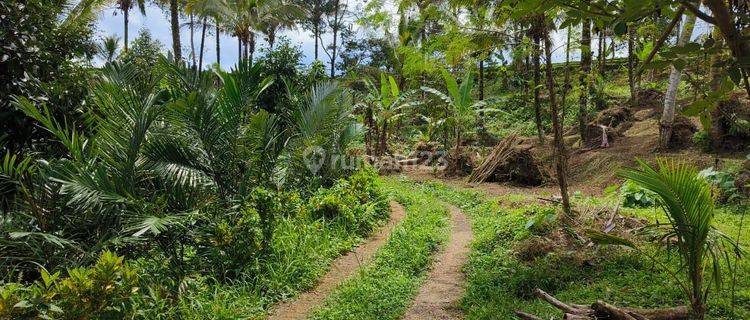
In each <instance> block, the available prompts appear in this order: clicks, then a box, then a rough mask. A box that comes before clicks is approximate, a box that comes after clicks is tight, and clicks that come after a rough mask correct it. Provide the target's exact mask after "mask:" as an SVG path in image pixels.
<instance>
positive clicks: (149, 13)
mask: <svg viewBox="0 0 750 320" xmlns="http://www.w3.org/2000/svg"><path fill="white" fill-rule="evenodd" d="M352 1H353V5H352V6H351V8H352V10H351V11H352V12H353V13H354V14H355V15H356V14H357V13H358V12H361V11H362V5H361V3H362V2H361V1H362V0H352ZM385 6H386V9H387V10H388V11H390V12H395V11H396V8H395V7H396V5H395V4H394V2H393V0H388V1H386V2H385ZM186 22H188V21H187V19H181V23H183V24H185V23H186ZM143 29H147V30H149V31H150V32H151V35H152V37H153V38H154V39H157V40H159V42H161V43H162V45H163V48H164V50H165V51H166V50H171V48H172V35H171V28H170V25H169V16H168V12H166V11H163V10H162V9H161V8H159V7H158V6H156V5H155V4H153V2H147V7H146V15H145V16H143V15H141V13H140V12H139V11H138V10H132V11H131V13H130V29H129V38H130V41H132V40H133V39H135V37H137V35H138V32H139V31H140V30H143ZM210 29H211V28H208V31H211V30H210ZM123 30H124V28H123V16H122V12H119V11H118V10H115V7H114V6H113V7H111V8H108V9H106V10H104V11H103V12H102V13H101V14H100V16H99V19H98V21H97V32H98V35H99V37H102V38H103V37H105V36H112V35H115V36H117V37H119V38H120V39H122V38H124V36H123V35H124V32H123ZM707 30H708V27H707V26H706V25H705V23H704V22H703V21H700V20H699V22H698V24H697V25H696V30H695V31H694V33H693V38H694V39H695V38H697V37H699V36H700V35H701V34H704V33H705V32H707ZM280 36H283V37H286V38H288V39H289V40H290V41H291V43H292V44H294V45H297V46H299V47H300V48H301V49H302V52H303V54H304V58H303V61H302V62H303V63H304V64H305V65H308V64H310V63H312V61H313V57H314V48H315V41H314V40H313V37H312V33H311V32H309V31H307V30H302V29H301V28H297V29H293V30H284V31H282V32H281V33H280ZM180 38H181V40H182V41H181V42H182V52H183V56H184V57H185V59H190V52H191V51H190V30H189V28H188V26H187V25H183V26H182V28H181V31H180ZM220 41H221V65H222V66H223V67H224V68H226V67H227V66H230V65H234V64H235V63H236V62H237V55H238V52H237V39H236V38H233V37H230V36H229V35H226V34H222V35H221V38H220ZM277 41H278V40H277ZM552 41H553V44H554V45H553V48H555V50H554V51H553V57H552V60H553V61H554V62H560V61H564V59H565V46H564V44H565V41H566V33H565V32H564V31H557V32H554V33H553V35H552ZM330 42H331V35H330V34H324V35H323V43H324V44H325V45H327V44H329V43H330ZM215 43H216V38H215V35H214V33H213V32H207V36H206V45H205V51H204V65H210V64H213V63H214V62H216V49H215ZM593 43H594V44H595V46H594V48H592V49H593V50H596V43H597V41H593ZM120 45H122V40H121V42H120ZM259 45H260V46H266V43H265V42H264V41H262V40H261V41H260V44H259ZM199 46H200V29H199V28H196V30H195V48H196V51H197V50H198V49H199ZM625 47H626V46H625V45H620V50H618V51H617V52H616V55H617V56H618V57H624V56H625V55H626V52H625V50H626V48H625ZM594 52H596V51H594ZM196 55H197V53H196ZM319 55H320V59H321V60H323V61H324V62H325V63H326V64H327V61H328V57H327V56H326V55H325V54H324V53H323V52H322V50H321V51H320V53H319ZM579 56H580V53H579V52H578V51H577V50H575V51H573V52H572V53H571V59H572V60H574V61H575V60H577V59H578V58H579ZM96 63H97V64H101V63H102V61H97V62H96Z"/></svg>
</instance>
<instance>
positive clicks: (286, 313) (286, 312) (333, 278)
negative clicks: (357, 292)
mask: <svg viewBox="0 0 750 320" xmlns="http://www.w3.org/2000/svg"><path fill="white" fill-rule="evenodd" d="M390 205H391V217H390V219H389V221H388V223H387V224H386V225H385V226H384V227H382V228H380V230H379V231H378V232H377V233H376V234H375V235H374V236H372V237H370V238H368V239H367V240H366V241H365V242H364V243H362V244H361V245H360V246H358V247H357V248H355V249H354V251H351V252H349V253H347V254H346V255H344V256H341V257H339V258H337V259H336V260H334V262H333V263H332V264H331V268H330V270H328V272H327V273H326V274H325V275H324V276H323V277H322V278H320V280H319V281H318V284H317V285H316V286H315V288H313V289H312V290H310V291H307V292H304V293H302V294H301V295H300V296H298V297H297V298H295V299H292V300H289V301H285V302H282V303H279V304H277V305H275V306H274V307H272V308H271V311H270V312H269V317H268V319H269V320H292V319H305V318H307V316H308V315H309V314H310V311H312V309H313V308H314V307H315V306H318V305H321V304H322V303H323V301H324V300H325V298H326V297H328V295H329V294H330V293H331V292H332V291H333V290H334V289H335V288H336V287H338V285H339V284H341V283H343V282H344V281H345V280H346V279H348V278H349V277H351V276H352V275H354V272H355V271H357V269H359V267H360V266H362V265H363V264H365V263H367V262H368V261H369V260H370V259H371V258H372V257H373V255H375V252H377V251H378V249H379V248H380V247H381V246H383V245H384V244H385V242H386V240H388V236H389V235H390V234H391V231H393V228H394V227H395V226H396V225H398V223H399V222H401V220H403V218H404V216H405V212H404V208H403V207H402V206H401V205H400V204H398V203H396V202H393V201H391V203H390Z"/></svg>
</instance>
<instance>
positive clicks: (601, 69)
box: [597, 30, 605, 77]
mask: <svg viewBox="0 0 750 320" xmlns="http://www.w3.org/2000/svg"><path fill="white" fill-rule="evenodd" d="M604 46H605V40H604V31H602V30H599V48H598V50H599V56H598V57H597V58H598V60H599V68H598V69H599V75H601V76H602V77H604V56H605V51H604Z"/></svg>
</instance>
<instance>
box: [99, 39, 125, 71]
mask: <svg viewBox="0 0 750 320" xmlns="http://www.w3.org/2000/svg"><path fill="white" fill-rule="evenodd" d="M119 47H120V38H119V37H116V36H109V37H104V39H102V42H101V43H100V44H99V46H98V53H99V56H100V57H101V58H102V59H104V61H106V63H108V64H109V63H112V61H113V60H114V59H115V56H116V55H117V49H119Z"/></svg>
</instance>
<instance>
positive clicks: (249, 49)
mask: <svg viewBox="0 0 750 320" xmlns="http://www.w3.org/2000/svg"><path fill="white" fill-rule="evenodd" d="M253 55H255V33H252V32H251V33H250V42H249V43H247V44H245V56H246V57H248V59H250V64H252V63H253Z"/></svg>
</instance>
